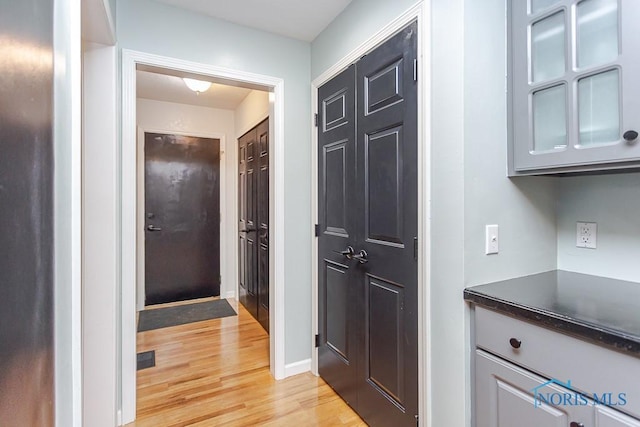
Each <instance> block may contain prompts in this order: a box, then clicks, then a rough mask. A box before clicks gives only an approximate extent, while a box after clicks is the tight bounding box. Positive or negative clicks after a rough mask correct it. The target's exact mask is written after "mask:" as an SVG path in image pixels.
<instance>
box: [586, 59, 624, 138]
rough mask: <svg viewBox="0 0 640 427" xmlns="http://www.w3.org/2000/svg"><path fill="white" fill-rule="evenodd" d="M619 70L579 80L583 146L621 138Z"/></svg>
mask: <svg viewBox="0 0 640 427" xmlns="http://www.w3.org/2000/svg"><path fill="white" fill-rule="evenodd" d="M619 79H620V73H619V71H618V70H617V69H616V70H611V71H607V72H605V73H600V74H596V75H593V76H589V77H586V78H583V79H580V80H579V81H578V109H579V112H578V120H579V124H580V145H597V144H606V143H610V142H615V141H618V140H619V139H620V105H619V104H620V100H619V92H620V89H619V88H620V84H619Z"/></svg>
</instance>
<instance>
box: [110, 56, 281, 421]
mask: <svg viewBox="0 0 640 427" xmlns="http://www.w3.org/2000/svg"><path fill="white" fill-rule="evenodd" d="M138 65H147V66H151V67H159V68H164V69H168V70H175V71H180V72H185V73H191V74H198V75H203V76H208V77H211V78H214V79H224V80H227V81H231V82H239V83H241V84H247V85H253V86H255V85H258V86H261V87H264V88H266V89H267V90H269V91H270V92H271V93H272V95H273V97H272V99H273V103H270V115H271V117H272V123H273V125H272V126H273V129H272V138H271V141H272V142H273V143H272V144H271V146H270V147H269V148H270V156H269V192H270V195H271V197H270V198H269V218H270V219H269V229H270V230H272V231H271V232H270V233H269V236H270V237H269V247H270V251H269V307H270V316H269V322H270V324H269V330H270V331H271V333H270V335H269V348H270V369H271V374H272V375H273V376H274V377H275V378H276V379H281V378H284V377H285V366H284V360H285V359H284V349H285V335H284V80H283V79H281V78H276V77H271V76H265V75H260V74H254V73H248V72H243V71H237V70H231V69H227V68H222V67H217V66H213V65H207V64H201V63H196V62H191V61H184V60H180V59H175V58H169V57H164V56H159V55H153V54H148V53H144V52H138V51H133V50H128V49H123V50H122V116H121V124H122V140H121V147H120V148H121V159H120V164H119V167H120V171H121V185H120V187H121V188H120V190H121V205H120V211H121V218H120V254H119V255H120V274H121V277H120V280H121V284H120V286H121V289H120V295H121V298H122V299H121V301H120V314H121V324H120V342H121V345H120V363H121V370H120V374H121V377H120V382H119V384H120V392H121V394H120V396H121V399H122V401H121V411H122V418H121V421H122V423H123V424H126V423H129V422H131V421H133V420H134V419H135V414H136V281H137V268H136V267H137V261H136V254H137V242H136V240H137V239H136V230H137V226H136V224H137V196H138V195H137V185H136V182H137V145H138V144H137V136H138V135H137V119H136V67H137V66H138ZM270 98H271V97H270ZM236 167H237V165H236ZM236 175H237V174H236ZM233 188H234V190H236V191H237V183H236V184H235V185H234V186H233ZM230 225H231V226H233V227H237V221H236V222H235V223H234V224H230Z"/></svg>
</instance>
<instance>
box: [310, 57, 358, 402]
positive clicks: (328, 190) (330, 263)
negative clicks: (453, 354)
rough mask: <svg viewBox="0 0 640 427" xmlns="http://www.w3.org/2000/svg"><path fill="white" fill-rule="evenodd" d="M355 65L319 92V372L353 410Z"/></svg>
mask: <svg viewBox="0 0 640 427" xmlns="http://www.w3.org/2000/svg"><path fill="white" fill-rule="evenodd" d="M355 68H356V67H355V65H352V66H351V67H349V68H348V69H347V70H345V71H343V72H342V73H341V74H340V75H338V76H337V77H334V78H333V79H332V80H331V81H330V82H328V83H326V84H325V85H323V86H322V87H321V88H319V90H318V99H319V110H318V111H319V120H318V220H319V224H320V228H321V230H320V235H319V238H318V253H319V262H318V306H319V307H318V310H319V313H320V319H319V332H320V334H319V335H320V346H319V348H318V369H319V371H320V375H321V376H322V377H323V378H324V380H325V381H327V382H328V383H329V385H331V387H333V389H334V390H336V391H337V392H338V393H339V394H340V395H341V396H342V398H343V399H344V400H345V401H347V403H349V404H350V405H351V406H352V407H354V408H356V406H357V402H356V389H355V384H356V375H357V365H356V363H357V358H358V356H357V354H356V351H357V350H358V348H357V347H358V343H359V338H358V335H357V332H356V330H357V325H356V323H357V322H358V319H359V317H358V313H357V310H356V309H357V307H358V305H359V304H361V301H360V299H361V293H360V292H359V290H358V288H357V283H356V282H357V281H356V280H355V278H354V274H355V271H354V270H355V264H354V262H353V259H352V256H353V255H354V250H353V247H354V246H355V245H356V236H355V226H354V222H355V219H356V217H355V216H354V215H353V212H354V211H355V210H356V209H357V208H356V204H355V163H356V157H355V144H356V142H355Z"/></svg>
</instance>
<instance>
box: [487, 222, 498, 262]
mask: <svg viewBox="0 0 640 427" xmlns="http://www.w3.org/2000/svg"><path fill="white" fill-rule="evenodd" d="M498 237H499V236H498V226H497V225H487V226H486V227H485V237H484V238H485V242H484V253H485V254H486V255H491V254H497V253H498V249H499V239H498Z"/></svg>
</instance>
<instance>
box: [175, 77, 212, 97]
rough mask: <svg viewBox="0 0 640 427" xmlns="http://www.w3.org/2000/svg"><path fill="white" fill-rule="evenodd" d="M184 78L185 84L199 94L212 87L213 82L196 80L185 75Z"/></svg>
mask: <svg viewBox="0 0 640 427" xmlns="http://www.w3.org/2000/svg"><path fill="white" fill-rule="evenodd" d="M182 80H184V84H186V85H187V87H188V88H189V89H191V90H192V91H194V92H195V93H197V94H199V93H201V92H206V91H208V90H209V88H210V87H211V82H204V81H202V80H196V79H188V78H186V77H184V78H183V79H182Z"/></svg>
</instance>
